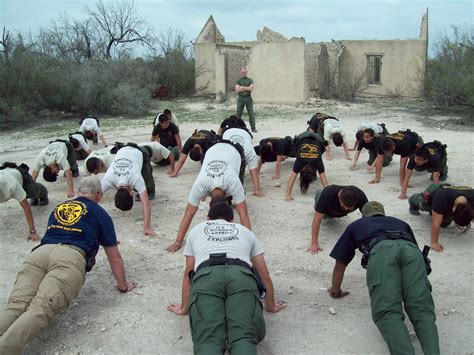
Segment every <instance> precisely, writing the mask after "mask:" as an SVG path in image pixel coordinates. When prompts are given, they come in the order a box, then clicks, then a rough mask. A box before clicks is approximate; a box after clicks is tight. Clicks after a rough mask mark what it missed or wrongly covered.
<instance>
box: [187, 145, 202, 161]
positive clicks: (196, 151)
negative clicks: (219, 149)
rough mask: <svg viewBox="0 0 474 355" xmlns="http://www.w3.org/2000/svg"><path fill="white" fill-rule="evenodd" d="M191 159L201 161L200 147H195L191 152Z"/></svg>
mask: <svg viewBox="0 0 474 355" xmlns="http://www.w3.org/2000/svg"><path fill="white" fill-rule="evenodd" d="M189 157H190V158H191V160H194V161H201V150H200V149H199V147H193V149H191V150H190V151H189Z"/></svg>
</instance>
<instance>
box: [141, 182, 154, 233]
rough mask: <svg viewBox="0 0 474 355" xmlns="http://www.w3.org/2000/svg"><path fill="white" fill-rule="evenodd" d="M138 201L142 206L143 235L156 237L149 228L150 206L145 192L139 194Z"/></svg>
mask: <svg viewBox="0 0 474 355" xmlns="http://www.w3.org/2000/svg"><path fill="white" fill-rule="evenodd" d="M139 195H140V201H142V204H143V220H144V222H143V234H144V235H149V236H150V237H154V236H156V232H155V231H154V230H153V229H152V228H151V205H150V200H149V199H148V193H147V191H146V190H145V191H142V192H140V194H139Z"/></svg>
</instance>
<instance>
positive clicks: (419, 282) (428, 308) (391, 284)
mask: <svg viewBox="0 0 474 355" xmlns="http://www.w3.org/2000/svg"><path fill="white" fill-rule="evenodd" d="M367 286H368V288H369V294H370V302H371V309H372V319H373V321H374V323H375V325H376V326H377V328H378V329H379V331H380V333H382V336H383V338H384V340H385V342H386V343H387V346H388V348H389V350H390V354H415V350H414V349H413V345H412V343H411V340H410V335H409V334H408V330H407V328H406V326H405V324H404V322H403V321H404V319H405V314H404V313H403V309H402V302H403V304H404V308H405V311H406V313H407V314H408V317H409V319H410V321H411V323H412V324H413V326H414V328H415V332H416V335H417V336H418V340H419V341H420V344H421V348H422V349H423V353H425V354H439V339H438V329H437V327H436V324H435V321H436V315H435V311H434V303H433V298H432V297H431V284H430V282H429V281H428V276H427V274H426V268H425V263H424V260H423V256H422V254H421V252H420V250H419V249H418V247H417V246H416V245H415V244H412V243H410V242H407V241H406V240H402V239H398V240H384V241H381V242H379V243H377V244H376V245H375V246H374V247H373V248H372V250H371V251H370V258H369V262H368V265H367Z"/></svg>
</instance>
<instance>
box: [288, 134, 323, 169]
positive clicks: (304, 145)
mask: <svg viewBox="0 0 474 355" xmlns="http://www.w3.org/2000/svg"><path fill="white" fill-rule="evenodd" d="M325 151H326V147H325V146H324V143H323V142H321V141H320V140H318V139H316V138H313V137H305V138H303V139H302V140H301V141H299V142H298V150H297V152H296V160H295V163H294V164H293V171H294V172H295V173H297V174H298V173H299V172H300V171H301V169H303V167H304V166H305V165H308V164H310V165H313V166H314V167H315V168H316V170H318V172H319V173H320V174H322V173H324V163H323V158H322V155H323V153H324V152H325Z"/></svg>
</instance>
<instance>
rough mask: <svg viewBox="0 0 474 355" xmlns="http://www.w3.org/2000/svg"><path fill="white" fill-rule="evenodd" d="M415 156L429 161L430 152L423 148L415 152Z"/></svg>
mask: <svg viewBox="0 0 474 355" xmlns="http://www.w3.org/2000/svg"><path fill="white" fill-rule="evenodd" d="M415 155H416V156H417V157H418V158H421V159H423V160H427V159H429V158H430V151H429V150H428V148H426V147H425V146H421V147H419V148H418V149H417V150H416V151H415Z"/></svg>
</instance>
